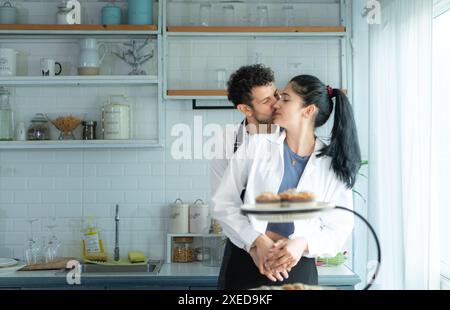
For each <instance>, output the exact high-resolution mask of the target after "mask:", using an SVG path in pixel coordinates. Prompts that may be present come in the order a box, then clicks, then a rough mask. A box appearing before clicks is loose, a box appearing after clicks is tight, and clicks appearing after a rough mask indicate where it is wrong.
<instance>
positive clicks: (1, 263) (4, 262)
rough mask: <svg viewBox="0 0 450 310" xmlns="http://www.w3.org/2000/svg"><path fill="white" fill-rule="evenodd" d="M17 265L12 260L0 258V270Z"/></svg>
mask: <svg viewBox="0 0 450 310" xmlns="http://www.w3.org/2000/svg"><path fill="white" fill-rule="evenodd" d="M14 265H17V261H16V260H15V259H12V258H0V268H4V267H12V266H14Z"/></svg>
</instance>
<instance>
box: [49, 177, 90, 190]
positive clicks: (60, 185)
mask: <svg viewBox="0 0 450 310" xmlns="http://www.w3.org/2000/svg"><path fill="white" fill-rule="evenodd" d="M82 188H83V184H82V179H81V178H80V177H64V178H60V177H57V178H55V189H57V190H64V189H68V190H81V189H82Z"/></svg>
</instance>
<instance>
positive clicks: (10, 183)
mask: <svg viewBox="0 0 450 310" xmlns="http://www.w3.org/2000/svg"><path fill="white" fill-rule="evenodd" d="M0 187H1V189H2V190H14V189H25V188H27V179H26V178H23V177H21V178H15V177H11V178H10V177H8V178H4V177H2V178H0Z"/></svg>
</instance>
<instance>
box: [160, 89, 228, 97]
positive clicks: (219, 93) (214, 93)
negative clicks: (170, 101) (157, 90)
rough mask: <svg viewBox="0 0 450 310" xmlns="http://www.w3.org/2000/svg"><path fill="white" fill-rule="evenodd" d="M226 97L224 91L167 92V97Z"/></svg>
mask: <svg viewBox="0 0 450 310" xmlns="http://www.w3.org/2000/svg"><path fill="white" fill-rule="evenodd" d="M227 95H228V93H227V91H226V90H221V89H170V90H167V96H199V97H204V96H207V97H209V96H223V97H226V96H227Z"/></svg>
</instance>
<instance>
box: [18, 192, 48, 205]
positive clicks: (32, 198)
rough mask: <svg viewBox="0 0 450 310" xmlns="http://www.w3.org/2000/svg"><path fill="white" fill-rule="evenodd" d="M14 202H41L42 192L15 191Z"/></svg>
mask: <svg viewBox="0 0 450 310" xmlns="http://www.w3.org/2000/svg"><path fill="white" fill-rule="evenodd" d="M13 195H14V198H13V199H14V203H40V202H41V192H40V191H15V192H14V193H13Z"/></svg>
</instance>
